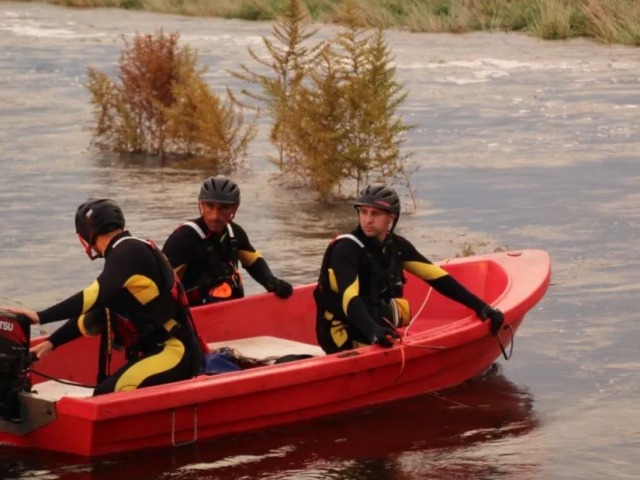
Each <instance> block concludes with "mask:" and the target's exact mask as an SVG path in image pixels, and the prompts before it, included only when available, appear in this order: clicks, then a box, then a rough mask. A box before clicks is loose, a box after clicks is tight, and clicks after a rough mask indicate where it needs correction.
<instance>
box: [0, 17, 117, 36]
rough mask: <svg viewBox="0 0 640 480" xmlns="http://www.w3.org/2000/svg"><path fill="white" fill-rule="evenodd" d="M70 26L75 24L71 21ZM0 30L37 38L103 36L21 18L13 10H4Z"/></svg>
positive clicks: (0, 20) (0, 19)
mask: <svg viewBox="0 0 640 480" xmlns="http://www.w3.org/2000/svg"><path fill="white" fill-rule="evenodd" d="M69 25H70V26H75V25H74V24H73V23H70V24H69ZM0 30H4V31H6V32H11V33H13V34H14V35H17V36H21V37H39V38H92V37H104V36H105V34H104V33H80V32H78V31H73V30H69V29H66V28H60V27H59V26H53V25H47V24H45V23H43V22H39V21H36V20H31V19H25V18H21V17H20V15H18V14H17V13H15V12H5V13H4V18H0Z"/></svg>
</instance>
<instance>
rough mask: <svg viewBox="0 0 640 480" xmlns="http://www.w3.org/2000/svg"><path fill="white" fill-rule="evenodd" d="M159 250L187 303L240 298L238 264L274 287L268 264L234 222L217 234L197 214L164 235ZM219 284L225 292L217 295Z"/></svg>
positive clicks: (257, 279)
mask: <svg viewBox="0 0 640 480" xmlns="http://www.w3.org/2000/svg"><path fill="white" fill-rule="evenodd" d="M162 251H163V252H164V254H165V255H166V256H167V258H168V259H169V262H170V263H171V265H172V266H173V268H174V270H175V271H176V273H177V274H178V277H180V281H181V282H182V284H183V285H184V288H185V290H186V291H187V296H188V298H189V304H190V305H202V304H203V303H211V302H216V301H221V300H230V299H233V298H241V297H243V296H244V289H243V287H242V280H241V278H240V273H239V271H238V265H239V264H240V265H242V267H243V268H244V269H245V270H246V271H247V272H249V275H251V277H252V278H253V279H254V280H255V281H256V282H258V283H259V284H261V285H262V286H263V287H265V289H267V290H268V291H271V290H272V289H273V282H274V280H275V277H274V275H273V273H271V269H270V268H269V265H268V264H267V262H266V261H265V259H264V258H262V255H261V254H260V252H258V251H256V249H255V248H253V246H252V245H251V242H249V237H248V236H247V233H246V232H245V231H244V229H243V228H242V227H241V226H240V225H238V224H237V223H234V222H229V224H228V226H227V228H226V229H225V230H224V231H223V232H222V233H220V234H217V233H214V232H211V231H210V230H209V229H208V228H207V226H206V224H205V222H204V220H203V219H202V217H199V218H197V219H194V220H191V221H190V222H187V223H185V224H183V225H181V226H180V227H178V228H177V229H176V230H175V231H174V232H173V233H172V234H171V235H170V236H169V238H167V241H166V242H165V244H164V247H163V249H162ZM225 285H228V288H227V287H226V286H225ZM221 286H222V287H225V290H226V293H224V292H225V290H223V293H222V294H220V295H216V294H215V293H216V292H219V291H220V290H222V289H221V288H220V287H221Z"/></svg>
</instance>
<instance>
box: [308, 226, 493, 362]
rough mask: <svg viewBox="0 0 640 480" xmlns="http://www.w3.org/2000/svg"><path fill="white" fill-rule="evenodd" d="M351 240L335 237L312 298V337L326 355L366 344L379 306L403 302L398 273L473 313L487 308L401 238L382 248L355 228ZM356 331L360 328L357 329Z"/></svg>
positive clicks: (391, 240) (324, 259)
mask: <svg viewBox="0 0 640 480" xmlns="http://www.w3.org/2000/svg"><path fill="white" fill-rule="evenodd" d="M351 235H353V236H354V237H355V238H356V239H357V240H358V241H359V242H360V243H361V245H362V246H361V245H360V244H358V243H357V242H356V241H354V239H352V238H346V237H345V238H339V239H337V240H336V241H334V242H332V243H331V244H330V245H329V247H328V248H327V250H326V252H325V255H324V258H323V261H322V267H321V272H320V278H319V282H318V283H319V287H318V289H316V292H315V294H314V297H315V299H316V306H317V309H318V311H317V320H316V335H317V339H318V343H319V344H320V346H321V347H322V348H323V349H324V351H325V352H327V353H334V352H338V351H343V350H350V349H352V348H355V347H356V346H357V345H358V344H360V343H365V344H367V343H369V341H370V339H369V338H367V336H366V334H365V332H364V331H363V329H364V330H366V329H367V328H366V327H367V325H368V322H378V323H380V324H382V325H384V323H382V322H381V319H380V318H379V312H380V306H381V305H383V304H384V303H386V302H388V301H389V300H390V299H391V298H394V297H402V293H403V291H402V284H403V283H404V277H403V275H402V270H406V271H408V272H411V273H413V274H414V275H416V276H418V277H419V278H421V279H423V280H425V281H426V282H427V283H428V284H429V285H431V286H432V287H433V288H434V289H435V290H436V291H438V292H440V293H442V294H443V295H445V296H447V297H449V298H451V299H453V300H455V301H457V302H460V303H462V304H463V305H465V306H467V307H469V308H471V309H472V310H474V311H475V312H479V311H480V310H481V309H482V307H484V306H485V305H486V304H485V302H483V301H482V300H481V299H479V298H478V297H476V296H475V295H474V294H472V293H471V292H469V291H468V290H467V289H466V288H465V287H463V286H462V285H461V284H460V283H459V282H458V281H457V280H455V279H454V278H453V277H452V276H451V275H449V274H448V273H447V272H446V271H445V270H444V269H442V268H441V267H439V266H437V265H434V264H433V263H431V262H430V261H429V260H428V259H427V258H425V257H424V256H423V255H422V254H421V253H420V252H418V251H417V250H416V248H415V247H414V246H413V245H412V244H411V242H409V240H407V239H406V238H404V237H402V236H400V235H396V234H391V235H392V236H391V239H390V240H389V241H387V242H386V243H385V245H381V244H380V242H378V241H377V240H376V239H372V238H367V236H366V235H365V234H364V232H363V231H362V230H361V229H360V227H358V228H357V229H356V230H354V231H353V232H352V233H351ZM358 326H360V327H358Z"/></svg>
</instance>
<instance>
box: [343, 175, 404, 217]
mask: <svg viewBox="0 0 640 480" xmlns="http://www.w3.org/2000/svg"><path fill="white" fill-rule="evenodd" d="M353 206H354V207H356V208H358V207H361V206H365V207H375V208H380V209H382V210H385V211H387V212H389V213H395V214H396V215H398V217H399V216H400V197H398V194H397V193H396V191H395V190H394V189H393V188H391V187H387V186H386V185H383V184H381V183H374V184H372V185H367V186H366V187H364V188H363V189H362V191H361V192H360V195H359V196H358V198H356V201H355V202H353Z"/></svg>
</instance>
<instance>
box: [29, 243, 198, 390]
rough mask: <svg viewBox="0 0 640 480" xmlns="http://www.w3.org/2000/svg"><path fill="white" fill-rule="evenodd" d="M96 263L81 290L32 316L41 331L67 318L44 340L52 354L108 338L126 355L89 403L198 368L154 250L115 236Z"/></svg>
mask: <svg viewBox="0 0 640 480" xmlns="http://www.w3.org/2000/svg"><path fill="white" fill-rule="evenodd" d="M104 259H105V261H104V268H103V270H102V272H101V273H100V275H99V276H98V278H97V279H96V280H94V282H93V283H92V284H91V285H90V286H89V287H87V288H85V289H84V290H82V291H81V292H78V293H76V294H75V295H72V296H71V297H69V298H67V299H66V300H63V301H62V302H60V303H58V304H56V305H54V306H52V307H49V308H47V309H46V310H42V311H40V312H38V315H39V317H40V323H42V324H45V323H49V322H53V321H56V320H62V319H65V318H70V320H69V321H67V322H66V323H65V324H64V325H63V326H62V327H60V328H59V329H58V330H56V331H54V332H53V334H52V335H51V336H50V337H49V340H50V341H51V343H52V344H53V346H54V348H55V347H57V346H59V345H62V344H64V343H66V342H68V341H71V340H73V339H75V338H78V337H80V336H81V335H95V334H98V333H104V334H106V335H111V333H113V335H114V336H115V337H116V342H117V343H119V344H122V345H124V346H126V347H127V353H128V355H127V357H128V361H127V363H126V364H125V365H124V366H123V367H122V368H120V369H119V370H118V371H117V372H115V373H114V374H113V375H110V376H108V378H106V379H104V381H102V382H101V383H100V384H99V385H98V386H97V387H96V389H95V391H94V395H99V394H103V393H109V392H113V391H126V390H133V389H136V388H142V387H147V386H152V385H160V384H164V383H168V382H173V381H177V380H184V379H188V378H190V377H192V376H193V375H194V374H195V373H196V372H197V370H198V368H199V367H200V362H201V359H202V356H201V355H202V354H201V349H200V346H199V345H198V341H197V337H196V334H195V332H194V330H193V328H192V324H191V322H190V321H189V317H188V315H189V312H188V307H187V306H186V305H185V304H186V301H185V300H182V301H181V300H180V297H179V293H178V292H179V283H178V282H177V279H176V277H175V274H174V272H173V271H172V269H171V267H170V265H169V263H168V262H167V260H166V258H165V257H164V256H163V255H162V253H161V252H160V251H159V250H158V249H157V248H156V247H155V246H153V245H151V244H149V243H148V242H146V241H143V240H140V239H138V238H134V237H132V236H131V235H130V234H129V232H123V233H121V234H119V235H117V236H115V237H114V238H113V239H112V240H111V241H110V242H109V245H108V246H107V249H106V251H105V254H104ZM107 329H108V330H107ZM105 332H107V333H105Z"/></svg>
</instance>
